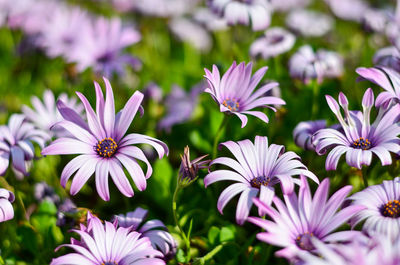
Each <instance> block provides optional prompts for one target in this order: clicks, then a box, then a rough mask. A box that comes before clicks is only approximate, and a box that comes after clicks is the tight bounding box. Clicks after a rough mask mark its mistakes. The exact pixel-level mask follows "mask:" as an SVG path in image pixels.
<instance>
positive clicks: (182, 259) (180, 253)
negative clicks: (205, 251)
mask: <svg viewBox="0 0 400 265" xmlns="http://www.w3.org/2000/svg"><path fill="white" fill-rule="evenodd" d="M176 259H177V260H178V262H180V263H185V262H186V256H185V252H184V251H183V250H182V249H181V248H180V249H178V252H176Z"/></svg>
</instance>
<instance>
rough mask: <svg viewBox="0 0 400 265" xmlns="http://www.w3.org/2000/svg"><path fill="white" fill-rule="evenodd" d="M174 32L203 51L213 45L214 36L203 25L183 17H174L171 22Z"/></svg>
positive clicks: (179, 37)
mask: <svg viewBox="0 0 400 265" xmlns="http://www.w3.org/2000/svg"><path fill="white" fill-rule="evenodd" d="M169 28H170V29H171V31H172V33H173V34H174V35H175V36H176V37H177V38H178V39H179V40H180V41H182V42H188V43H190V44H191V45H192V46H193V47H194V48H196V49H197V50H199V51H201V52H208V51H210V49H211V47H212V38H211V36H210V34H209V33H208V31H207V30H206V29H205V28H203V27H202V25H200V24H198V23H196V22H194V21H192V20H190V19H187V18H183V17H177V18H173V19H172V20H171V21H170V23H169Z"/></svg>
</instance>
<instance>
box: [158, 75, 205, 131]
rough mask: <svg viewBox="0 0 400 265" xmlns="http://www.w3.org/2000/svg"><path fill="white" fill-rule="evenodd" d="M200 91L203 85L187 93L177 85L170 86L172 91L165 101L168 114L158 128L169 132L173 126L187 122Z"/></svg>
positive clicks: (202, 89)
mask: <svg viewBox="0 0 400 265" xmlns="http://www.w3.org/2000/svg"><path fill="white" fill-rule="evenodd" d="M202 91H204V84H203V83H200V84H198V85H196V86H194V87H193V88H192V89H191V91H189V92H188V93H186V92H185V91H184V90H183V89H182V88H181V87H179V86H177V85H174V86H172V91H171V92H170V93H169V95H168V96H167V98H166V99H165V105H166V107H167V109H168V112H167V114H166V115H165V117H164V118H162V119H161V121H160V122H159V123H158V128H159V129H161V130H167V131H170V130H171V127H172V126H174V125H175V124H181V123H183V122H185V121H187V120H189V119H190V117H192V114H193V111H194V110H195V108H196V106H197V102H198V96H199V94H200V93H201V92H202Z"/></svg>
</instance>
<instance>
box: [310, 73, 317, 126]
mask: <svg viewBox="0 0 400 265" xmlns="http://www.w3.org/2000/svg"><path fill="white" fill-rule="evenodd" d="M311 86H312V93H313V104H312V111H311V119H315V118H316V116H317V114H318V110H319V102H318V97H319V86H318V82H317V80H312V81H311Z"/></svg>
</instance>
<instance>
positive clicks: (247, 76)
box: [204, 62, 286, 128]
mask: <svg viewBox="0 0 400 265" xmlns="http://www.w3.org/2000/svg"><path fill="white" fill-rule="evenodd" d="M252 67H253V64H252V63H249V64H247V65H245V63H244V62H242V63H240V64H239V65H236V62H233V64H232V65H231V67H230V68H229V69H228V71H227V72H226V73H225V74H224V75H223V76H222V78H221V76H220V74H219V71H218V68H217V66H215V65H213V69H212V72H210V71H209V70H208V69H204V70H205V72H206V75H205V78H206V79H207V82H208V85H209V87H208V88H206V90H205V92H206V93H209V94H210V95H211V96H212V98H213V99H214V100H215V102H217V103H218V104H219V106H220V111H221V112H227V113H228V114H234V115H236V116H237V117H238V118H239V119H240V120H241V121H242V128H243V127H244V126H246V124H247V117H246V115H245V114H248V115H253V116H256V117H258V118H260V119H261V120H262V121H264V122H266V123H268V117H267V115H265V113H263V112H261V111H252V109H253V108H257V107H264V108H270V109H272V110H274V111H275V108H273V107H271V106H269V105H284V104H286V103H285V101H283V100H282V99H280V98H277V97H265V96H263V95H264V94H265V93H267V92H268V91H269V90H271V89H272V88H273V87H276V86H278V83H275V82H272V83H268V84H266V85H264V86H262V87H261V88H260V89H258V90H257V91H254V90H255V88H256V86H257V85H258V83H259V82H260V81H261V79H262V77H263V76H264V75H265V73H266V72H267V69H268V67H263V68H261V69H259V70H258V71H257V72H255V73H254V75H253V76H251V69H252Z"/></svg>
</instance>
